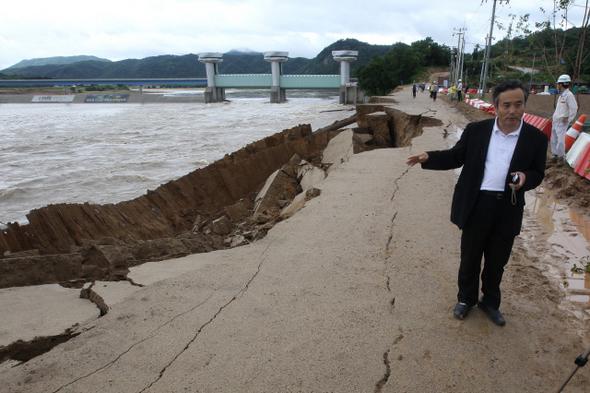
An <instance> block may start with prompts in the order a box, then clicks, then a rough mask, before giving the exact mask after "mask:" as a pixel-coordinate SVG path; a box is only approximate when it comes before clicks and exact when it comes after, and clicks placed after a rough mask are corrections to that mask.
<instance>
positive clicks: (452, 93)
mask: <svg viewBox="0 0 590 393" xmlns="http://www.w3.org/2000/svg"><path fill="white" fill-rule="evenodd" d="M448 92H449V93H448V95H449V97H451V102H452V101H453V100H454V99H455V98H457V87H456V86H455V85H451V87H449V90H448Z"/></svg>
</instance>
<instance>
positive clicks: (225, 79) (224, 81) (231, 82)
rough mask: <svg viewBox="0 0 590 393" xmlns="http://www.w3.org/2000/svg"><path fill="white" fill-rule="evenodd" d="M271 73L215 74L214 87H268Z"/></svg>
mask: <svg viewBox="0 0 590 393" xmlns="http://www.w3.org/2000/svg"><path fill="white" fill-rule="evenodd" d="M271 84H272V75H271V74H220V75H215V86H216V87H228V88H230V87H242V88H261V89H262V88H270V85H271Z"/></svg>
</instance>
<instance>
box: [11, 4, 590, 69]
mask: <svg viewBox="0 0 590 393" xmlns="http://www.w3.org/2000/svg"><path fill="white" fill-rule="evenodd" d="M551 4H552V1H548V0H543V1H531V0H520V1H518V2H515V1H513V2H510V3H509V5H505V4H504V5H498V7H497V15H498V18H499V19H504V20H506V18H507V17H508V14H509V13H515V14H518V15H522V14H524V13H526V12H532V13H534V18H537V20H538V19H540V18H541V17H542V15H541V14H540V12H539V11H538V8H539V5H543V6H544V7H545V8H547V9H551V7H552V5H551ZM582 11H583V9H579V7H578V8H576V7H573V8H572V10H571V13H570V15H569V18H570V20H572V21H573V22H574V23H578V24H579V21H580V20H581V13H582ZM490 15H491V1H488V2H484V3H482V2H481V1H479V0H478V1H473V2H467V1H464V0H446V1H440V0H427V1H423V2H422V3H420V4H417V3H416V2H401V1H399V2H398V1H391V0H373V1H370V2H359V1H358V0H340V1H334V0H324V1H318V0H300V1H295V0H282V1H277V0H215V1H213V0H167V1H161V0H144V1H136V0H131V1H129V0H116V1H115V0H101V1H92V2H89V1H80V0H76V1H74V0H52V1H46V0H38V1H33V0H19V1H12V2H5V4H3V7H2V14H1V15H0V48H1V50H0V69H2V68H6V67H8V66H10V65H12V64H14V63H16V62H18V61H20V60H22V59H24V58H35V57H49V56H67V55H78V54H89V55H96V56H100V57H106V58H109V59H112V60H121V59H125V58H142V57H146V56H153V55H158V54H186V53H199V52H203V51H217V52H226V51H228V50H231V49H234V48H250V49H252V50H256V51H267V50H284V51H288V52H289V53H290V55H291V56H304V57H314V56H315V55H317V53H318V52H319V51H321V50H322V49H323V48H324V47H326V46H327V45H329V44H331V43H332V42H334V41H336V40H338V39H342V38H356V39H359V40H361V41H366V42H369V43H371V44H392V43H394V42H397V41H402V42H406V43H411V42H413V41H416V40H419V39H423V38H425V37H427V36H430V37H432V38H433V39H434V40H435V41H437V42H439V43H444V44H447V45H451V46H452V45H456V37H453V35H452V34H453V28H458V27H466V28H467V33H466V38H467V42H468V43H469V44H468V45H467V47H468V49H469V48H470V47H473V45H474V44H475V43H480V44H483V42H484V38H485V36H486V34H487V32H488V30H489V20H490ZM502 35H503V33H502V32H500V31H498V30H496V31H495V34H494V36H496V38H499V37H501V36H502Z"/></svg>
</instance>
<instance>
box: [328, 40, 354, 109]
mask: <svg viewBox="0 0 590 393" xmlns="http://www.w3.org/2000/svg"><path fill="white" fill-rule="evenodd" d="M358 54H359V52H358V51H356V50H334V51H332V56H333V57H334V60H336V61H337V62H339V63H340V103H341V104H356V101H357V96H358V86H357V83H356V82H351V81H350V63H351V62H353V61H355V60H356V59H357V57H358Z"/></svg>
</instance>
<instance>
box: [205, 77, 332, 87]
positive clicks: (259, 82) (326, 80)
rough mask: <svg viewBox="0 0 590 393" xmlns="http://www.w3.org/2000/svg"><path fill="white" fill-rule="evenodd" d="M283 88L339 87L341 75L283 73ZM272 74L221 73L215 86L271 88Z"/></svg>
mask: <svg viewBox="0 0 590 393" xmlns="http://www.w3.org/2000/svg"><path fill="white" fill-rule="evenodd" d="M279 83H280V85H281V88H282V89H338V88H339V87H340V75H281V77H280V81H279ZM271 84H272V75H271V74H219V75H215V86H216V87H225V88H261V89H264V88H270V87H271Z"/></svg>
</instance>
